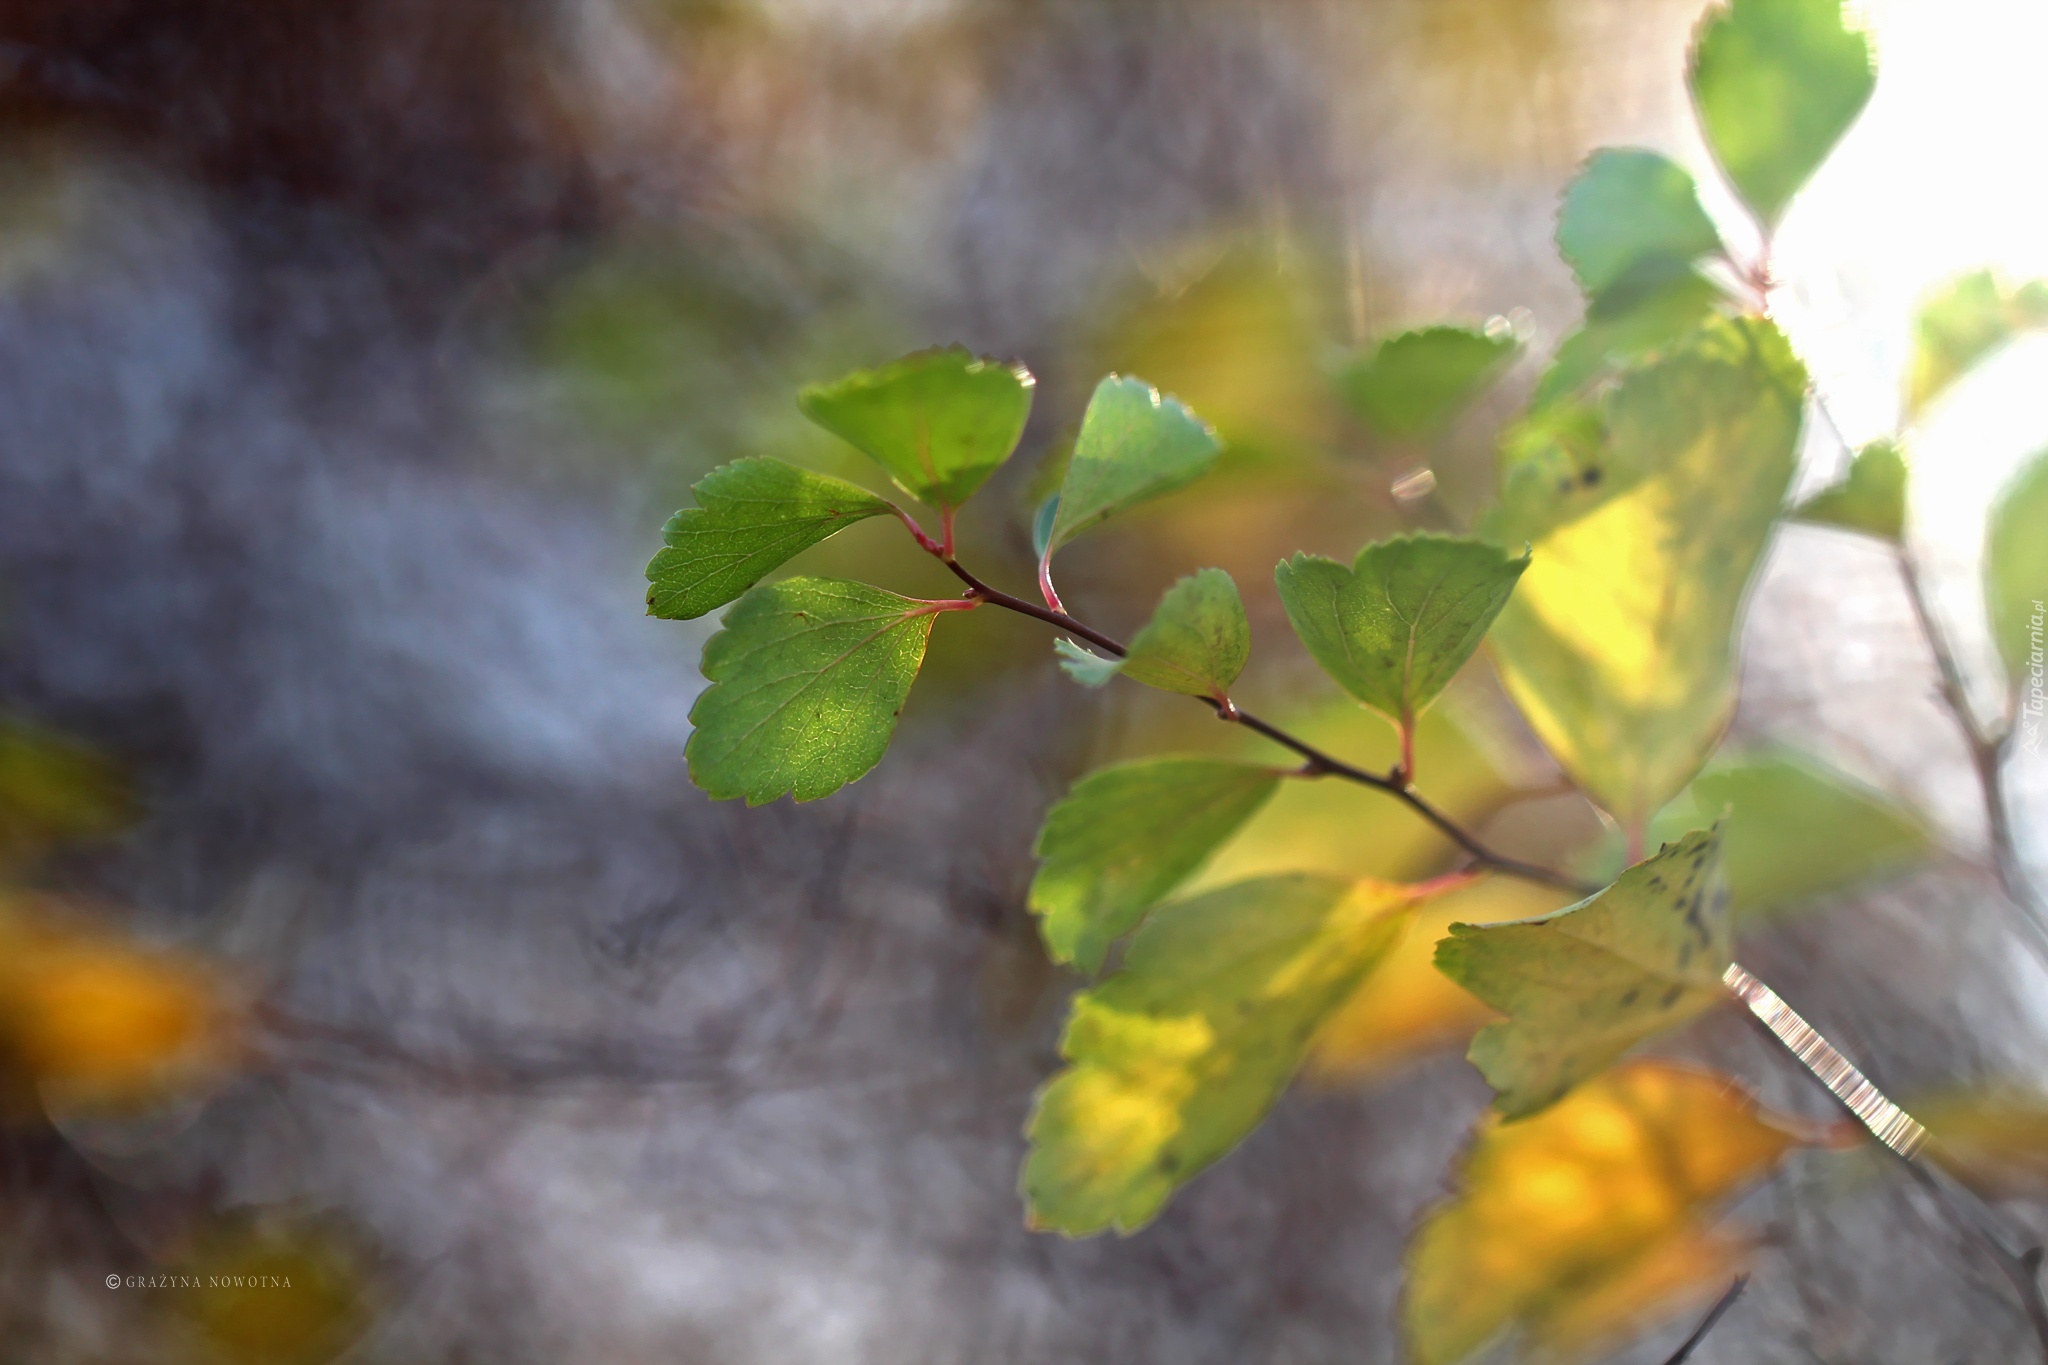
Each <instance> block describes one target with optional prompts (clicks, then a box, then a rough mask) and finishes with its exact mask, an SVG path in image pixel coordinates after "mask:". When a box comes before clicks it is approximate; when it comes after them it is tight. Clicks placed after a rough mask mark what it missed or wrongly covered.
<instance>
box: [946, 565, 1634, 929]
mask: <svg viewBox="0 0 2048 1365" xmlns="http://www.w3.org/2000/svg"><path fill="white" fill-rule="evenodd" d="M927 548H929V546H927ZM942 558H943V557H942ZM944 563H945V565H946V567H947V568H949V569H951V570H952V571H953V573H954V576H955V577H957V578H959V580H960V581H961V582H963V583H965V584H966V585H967V595H968V596H969V597H971V598H978V599H980V600H981V601H984V602H986V603H988V604H989V605H990V606H992V607H1001V608H1003V609H1004V610H1006V611H1014V612H1016V613H1018V614H1019V615H1022V616H1029V617H1031V618H1032V619H1033V620H1037V621H1043V622H1045V623H1046V624H1047V625H1050V626H1056V627H1058V628H1059V629H1060V630H1063V631H1065V632H1067V633H1068V634H1069V635H1073V636H1077V637H1078V638H1080V639H1083V640H1086V641H1087V642H1088V643H1089V644H1091V645H1094V646H1095V647H1096V648H1097V649H1100V650H1102V651H1103V652H1104V653H1106V654H1111V655H1114V656H1115V657H1116V658H1119V659H1121V658H1125V657H1127V656H1128V655H1129V653H1130V651H1129V650H1128V649H1127V648H1125V647H1124V645H1123V644H1121V643H1120V642H1118V641H1117V640H1116V639H1114V638H1112V637H1111V636H1108V635H1105V634H1103V633H1102V632H1101V631H1099V630H1096V629H1095V628H1094V627H1093V626H1089V625H1087V624H1085V623H1083V622H1081V621H1077V620H1076V619H1074V618H1073V617H1072V616H1069V615H1068V614H1067V613H1066V612H1064V611H1055V610H1053V609H1052V608H1051V607H1045V606H1040V605H1039V604H1038V603H1036V602H1033V601H1030V600H1029V599H1027V598H1022V597H1017V596H1013V595H1012V594H1010V593H1006V592H1004V591H1003V590H1002V589H1000V588H996V587H991V586H990V585H989V584H988V583H986V582H984V581H983V580H982V579H980V578H978V577H976V576H975V575H974V574H973V573H971V572H970V571H969V570H968V569H967V568H965V567H964V566H963V565H962V564H961V563H960V562H959V561H958V560H957V559H951V558H945V559H944ZM1196 700H1197V701H1200V702H1201V703H1202V704H1203V705H1205V706H1209V707H1211V708H1213V709H1214V710H1215V712H1216V718H1217V719H1218V720H1223V721H1229V722H1231V723H1233V724H1237V725H1242V726H1243V727H1244V728H1245V729H1247V730H1250V731H1252V732H1253V733H1254V734H1257V735H1262V736H1264V737H1265V738H1266V739H1269V740H1271V741H1272V742H1273V743H1275V744H1278V745H1279V746H1280V747H1281V748H1283V749H1287V750H1290V751H1292V752H1293V753H1294V754H1295V755H1296V756H1298V757H1299V758H1301V759H1302V760H1303V762H1302V766H1301V768H1300V769H1299V770H1298V771H1297V772H1296V774H1295V775H1296V776H1298V777H1304V778H1315V777H1336V778H1341V779H1343V780H1344V781H1347V782H1355V783H1357V784H1358V785H1360V786H1362V787H1371V788H1372V789H1374V790H1375V791H1382V792H1385V793H1386V794H1387V795H1389V796H1391V797H1393V798H1394V799H1395V800H1396V801H1399V802H1401V803H1402V804H1403V805H1405V806H1407V807H1408V808H1409V809H1410V810H1412V811H1414V812H1415V813H1416V814H1417V815H1419V816H1421V817H1422V818H1423V819H1424V820H1426V821H1428V822H1429V823H1430V825H1432V826H1433V827H1435V829H1436V830H1437V831H1438V832H1439V833H1441V834H1442V835H1443V836H1444V837H1445V838H1447V839H1449V840H1450V841H1451V842H1452V843H1454V844H1456V845H1457V846H1458V847H1459V848H1460V849H1461V850H1463V851H1464V853H1465V854H1466V856H1468V857H1470V858H1471V859H1472V861H1473V862H1474V863H1476V864H1478V865H1479V866H1481V867H1485V868H1489V869H1491V870H1492V871H1495V872H1500V873H1504V874H1506V875H1508V876H1511V877H1519V878H1521V879H1522V880H1524V881H1530V882H1537V883H1540V884H1542V885H1544V886H1554V887H1556V888H1558V889H1559V890H1561V891H1569V892H1571V893H1573V894H1574V895H1579V896H1590V895H1592V894H1593V893H1594V892H1596V891H1598V890H1599V889H1600V887H1599V885H1598V884H1597V883H1594V882H1588V881H1585V880H1582V879H1580V878H1578V877H1573V876H1571V875H1569V874H1567V873H1564V872H1559V871H1557V870H1555V869H1553V868H1548V867H1542V866H1539V865H1537V864H1535V863H1529V862H1524V861H1522V860H1521V859H1519V858H1510V857H1507V856H1506V855H1505V854H1500V853H1496V852H1494V851H1493V850H1492V849H1491V848H1489V847H1487V846H1486V844H1484V843H1483V842H1481V841H1480V839H1479V838H1478V837H1477V836H1476V835H1474V834H1472V833H1471V832H1470V831H1468V830H1466V829H1465V828H1464V827H1463V826H1461V825H1460V824H1458V822H1457V821H1455V820H1453V819H1452V818H1451V817H1450V816H1449V815H1446V814H1445V813H1444V812H1443V811H1441V810H1439V809H1438V808H1437V807H1436V806H1434V805H1432V804H1431V803H1430V802H1429V801H1428V800H1427V799H1425V798H1424V797H1423V796H1421V795H1420V794H1419V793H1417V792H1416V791H1415V790H1414V789H1413V788H1412V787H1410V786H1409V785H1408V783H1407V780H1406V776H1405V774H1404V773H1403V771H1402V769H1401V768H1400V767H1398V766H1397V767H1396V768H1395V769H1394V770H1393V771H1392V772H1389V773H1376V772H1372V771H1369V770H1367V769H1365V768H1360V767H1358V766H1356V765H1354V764H1350V763H1346V762H1345V761H1344V760H1343V759H1341V758H1338V757H1336V756H1335V755H1334V754H1330V753H1327V752H1325V751H1324V750H1322V749H1319V748H1317V747H1316V746H1315V745H1313V744H1310V743H1309V742H1308V741H1307V740H1305V739H1302V738H1301V737H1300V736H1298V735H1294V734H1290V733H1289V732H1287V731H1286V730H1283V729H1281V728H1280V727H1279V726H1277V725H1275V724H1273V723H1272V722H1271V721H1268V720H1263V719H1261V718H1260V717H1258V716H1255V715H1253V714H1252V713H1251V712H1249V711H1247V710H1245V709H1244V708H1243V707H1241V706H1239V705H1238V704H1237V703H1236V702H1234V701H1232V700H1231V699H1230V698H1229V697H1228V696H1222V697H1217V698H1213V699H1212V698H1207V697H1198V698H1196Z"/></svg>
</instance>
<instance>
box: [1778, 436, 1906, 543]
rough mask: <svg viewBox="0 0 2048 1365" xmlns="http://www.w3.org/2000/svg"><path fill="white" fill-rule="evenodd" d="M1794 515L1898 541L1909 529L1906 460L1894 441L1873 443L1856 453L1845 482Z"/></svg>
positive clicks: (1816, 496) (1810, 500)
mask: <svg viewBox="0 0 2048 1365" xmlns="http://www.w3.org/2000/svg"><path fill="white" fill-rule="evenodd" d="M1792 515H1793V516H1794V517H1795V518H1797V519H1798V520H1800V521H1810V522H1814V523H1816V524H1817V525H1821V526H1840V527H1842V528H1843V529H1844V530H1848V531H1861V532H1863V534H1865V535H1867V536H1876V537H1877V538H1878V539H1879V540H1892V541H1896V540H1897V539H1898V538H1899V536H1900V535H1901V534H1902V533H1903V532H1904V531H1905V528H1906V457H1905V456H1904V455H1903V454H1902V453H1900V451H1899V448H1898V446H1897V445H1896V444H1895V443H1893V442H1891V441H1872V442H1871V443H1870V444H1869V445H1867V446H1865V447H1863V449H1862V450H1860V451H1858V452H1857V453H1856V458H1855V459H1854V460H1853V461H1851V462H1850V465H1849V473H1848V476H1847V477H1846V478H1844V479H1843V480H1842V482H1840V483H1838V484H1834V485H1832V486H1831V487H1828V488H1823V489H1822V490H1821V491H1820V492H1818V493H1815V494H1814V495H1813V496H1812V497H1810V498H1808V499H1807V500H1806V501H1805V502H1802V503H1800V504H1799V506H1798V507H1797V508H1795V509H1794V510H1793V512H1792Z"/></svg>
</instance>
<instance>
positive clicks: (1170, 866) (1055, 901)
mask: <svg viewBox="0 0 2048 1365" xmlns="http://www.w3.org/2000/svg"><path fill="white" fill-rule="evenodd" d="M1279 782H1280V774H1279V773H1277V772H1275V771H1274V770H1273V769H1271V768H1255V767H1252V766H1250V765H1249V764H1244V763H1230V762H1225V761H1224V760H1221V759H1213V758H1149V759H1143V760H1140V761H1139V762H1136V763H1122V764H1118V765H1117V766H1115V767H1111V768H1102V769H1098V770H1097V771H1095V772H1092V773H1090V774H1089V775H1088V776H1086V777H1084V778H1082V779H1081V780H1080V781H1079V782H1077V783H1075V784H1074V789H1073V791H1071V792H1069V793H1068V794H1067V797H1066V799H1065V800H1063V801H1061V802H1060V803H1059V804H1058V805H1055V806H1054V807H1053V808H1052V809H1051V810H1050V811H1048V812H1047V813H1046V817H1045V825H1044V827H1043V828H1042V829H1041V830H1040V831H1039V834H1038V846H1037V850H1036V851H1037V854H1038V857H1039V858H1040V860H1041V866H1040V867H1039V869H1038V875H1037V876H1035V877H1033V878H1032V881H1031V894H1030V905H1031V911H1032V913H1033V914H1035V915H1037V916H1038V917H1039V931H1040V933H1041V935H1042V936H1043V937H1044V939H1045V946H1046V951H1047V952H1048V953H1049V954H1051V956H1052V958H1053V960H1054V961H1056V962H1071V963H1073V964H1074V965H1075V966H1077V967H1079V968H1080V969H1081V970H1082V971H1086V972H1093V971H1095V970H1097V969H1098V968H1100V967H1101V966H1102V958H1103V955H1104V954H1105V953H1106V952H1108V950H1109V945H1110V944H1111V943H1113V942H1115V941H1116V940H1117V939H1119V938H1121V937H1123V936H1124V935H1125V934H1127V933H1129V932H1130V931H1131V930H1132V929H1134V928H1136V927H1137V925H1138V921H1139V920H1140V919H1142V918H1143V917H1144V914H1145V912H1146V911H1147V910H1150V909H1151V908H1152V907H1153V906H1154V905H1157V904H1158V903H1159V902H1160V901H1161V900H1163V899H1165V898H1166V896H1167V894H1168V893H1170V892H1171V891H1172V890H1173V889H1174V887H1176V886H1178V885H1180V883H1182V882H1183V881H1185V880H1187V878H1188V877H1189V876H1190V875H1191V874H1192V873H1193V872H1194V871H1195V870H1196V869H1197V868H1199V867H1200V866H1201V865H1202V863H1203V862H1204V861H1205V860H1206V859H1207V858H1208V857H1209V855H1210V854H1211V853H1213V852H1215V850H1216V848H1217V847H1218V845H1220V844H1222V843H1223V841H1224V840H1226V839H1228V838H1229V837H1230V836H1231V835H1232V834H1234V833H1236V832H1237V830H1238V829H1239V828H1240V827H1242V826H1243V824H1244V822H1245V821H1247V820H1249V819H1250V818H1251V817H1252V815H1253V814H1254V813H1256V812H1257V811H1258V809H1259V807H1261V806H1263V805H1264V804H1265V803H1266V801H1267V799H1268V798H1269V797H1271V796H1272V795H1273V789H1274V788H1275V787H1277V786H1278V785H1279Z"/></svg>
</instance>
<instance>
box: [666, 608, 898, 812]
mask: <svg viewBox="0 0 2048 1365" xmlns="http://www.w3.org/2000/svg"><path fill="white" fill-rule="evenodd" d="M932 617H933V613H932V611H931V609H930V607H929V605H928V604H926V603H923V602H919V601H917V600H916V599H914V598H909V597H899V596H897V595H896V594H895V593H893V592H884V591H883V590H882V589H880V588H873V587H869V586H868V585H867V584H865V583H853V582H848V581H846V580H844V579H837V578H790V579H785V580H783V581H782V582H780V583H771V584H769V585H767V586H765V587H759V588H755V589H753V590H752V591H751V592H749V593H748V594H747V595H746V596H745V597H742V598H741V599H740V600H739V601H738V602H737V603H735V604H734V606H733V608H732V609H731V610H730V611H728V612H727V613H726V614H725V620H724V626H725V628H724V629H723V630H721V631H719V632H718V634H716V635H714V636H712V637H711V640H710V642H709V643H707V644H706V645H705V646H704V676H705V677H706V678H708V679H709V680H710V681H711V686H710V687H708V688H706V689H705V690H704V692H703V693H702V694H701V695H699V696H698V698H697V704H696V705H695V706H693V707H691V708H690V721H691V723H692V724H693V725H694V726H695V727H696V730H695V732H694V733H693V734H691V736H690V743H689V747H688V749H687V751H686V752H687V756H688V759H689V763H690V778H691V780H692V781H694V782H695V783H696V784H697V785H698V786H700V787H702V788H703V789H704V790H705V791H706V792H708V793H709V794H710V795H711V797H712V798H713V799H714V800H719V801H726V800H730V799H732V798H733V797H736V796H743V797H745V798H746V800H747V804H748V805H750V806H758V805H760V804H762V803H763V802H767V801H773V800H774V799H775V798H776V797H778V796H781V795H782V794H783V793H784V792H794V793H796V799H797V800H799V801H815V800H817V799H818V798H819V797H821V796H829V795H831V794H832V793H833V792H835V791H838V790H839V789H840V788H841V787H843V786H845V785H846V784H847V783H849V782H851V781H853V780H855V779H856V778H859V777H861V776H863V775H864V774H866V773H867V771H868V770H869V769H870V768H872V767H874V766H875V764H876V763H878V762H880V761H881V758H882V754H883V752H884V751H885V750H887V749H888V747H889V737H890V736H891V735H892V734H894V733H895V731H896V718H897V716H898V715H900V714H901V713H902V710H903V703H904V700H905V699H906V698H907V697H908V696H909V695H910V685H911V683H913V682H915V681H916V680H917V670H918V667H919V665H920V664H922V663H923V662H924V649H925V644H926V642H927V641H928V640H929V639H930V637H931V630H932Z"/></svg>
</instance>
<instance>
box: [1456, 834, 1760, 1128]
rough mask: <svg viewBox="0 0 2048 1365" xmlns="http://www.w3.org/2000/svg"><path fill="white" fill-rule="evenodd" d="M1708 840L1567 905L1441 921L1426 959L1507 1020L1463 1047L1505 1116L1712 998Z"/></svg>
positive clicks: (1719, 906)
mask: <svg viewBox="0 0 2048 1365" xmlns="http://www.w3.org/2000/svg"><path fill="white" fill-rule="evenodd" d="M1720 859H1721V849H1720V840H1719V838H1718V837H1717V835H1716V834H1715V833H1714V832H1713V831H1711V830H1699V831H1696V832H1695V833H1692V834H1688V835H1687V836H1686V837H1685V838H1683V839H1681V840H1679V841H1678V842H1677V843H1675V844H1667V845H1665V846H1664V848H1663V850H1662V851H1661V852H1659V853H1658V854H1657V855H1656V856H1655V857H1653V858H1646V859H1644V860H1643V861H1642V862H1640V863H1637V864H1636V865H1635V866H1634V867H1631V868H1629V869H1628V870H1627V871H1626V872H1623V873H1622V874H1621V877H1620V879H1619V880H1618V881H1616V882H1615V883H1614V885H1612V886H1610V887H1608V888H1607V889H1606V890H1604V891H1601V892H1599V893H1598V894H1596V895H1594V896H1591V897H1588V898H1587V899H1586V900H1584V901H1581V902H1580V903H1579V904H1577V905H1574V906H1570V907H1568V908H1566V909H1563V910H1558V911H1555V912H1553V913H1551V914H1548V915H1543V916H1540V917H1538V918H1536V919H1530V920H1521V921H1518V922H1515V923H1511V924H1491V925H1475V924H1453V925H1452V926H1451V932H1450V936H1449V937H1447V938H1445V939H1444V940H1443V941H1442V942H1440V943H1439V944H1438V945H1437V951H1436V965H1437V966H1438V967H1439V968H1441V969H1442V970H1443V972H1444V974H1445V975H1446V976H1448V977H1450V978H1451V979H1452V980H1453V981H1455V982H1457V983H1458V984H1459V985H1461V986H1463V987H1464V988H1465V989H1466V990H1468V991H1470V992H1472V994H1473V995H1475V996H1477V997H1478V998H1479V999H1480V1000H1482V1001H1484V1002H1485V1003H1486V1004H1488V1005H1490V1006H1492V1007H1493V1008H1494V1009H1497V1010H1499V1011H1500V1012H1501V1013H1502V1014H1504V1015H1506V1016H1507V1018H1506V1019H1504V1020H1502V1021H1501V1022H1500V1023H1497V1024H1489V1025H1487V1026H1486V1027H1485V1028H1484V1029H1482V1030H1480V1032H1479V1036H1478V1037H1477V1038H1475V1039H1473V1041H1472V1050H1471V1052H1470V1053H1469V1054H1467V1055H1468V1056H1469V1057H1470V1059H1471V1061H1472V1065H1474V1066H1476V1067H1478V1068H1479V1071H1480V1074H1481V1075H1483V1076H1485V1077H1486V1080H1487V1083H1488V1084H1489V1085H1491V1086H1492V1087H1493V1088H1494V1090H1495V1091H1497V1092H1498V1094H1497V1095H1496V1096H1495V1099H1494V1107H1495V1108H1497V1109H1499V1110H1500V1112H1501V1113H1502V1115H1504V1116H1505V1117H1507V1118H1511V1119H1516V1118H1522V1117H1524V1116H1526V1115H1529V1114H1533V1113H1535V1112H1537V1111H1538V1110H1540V1109H1543V1108H1545V1107H1546V1106H1548V1105H1551V1104H1555V1103H1556V1102H1557V1101H1558V1100H1559V1099H1561V1098H1562V1097H1563V1096H1564V1094H1565V1092H1567V1091H1568V1090H1570V1089H1571V1088H1572V1087H1573V1086H1575V1085H1577V1084H1578V1083H1579V1082H1581V1081H1583V1080H1585V1079H1586V1078H1587V1077H1588V1076H1592V1075H1595V1074H1596V1073H1598V1072H1600V1071H1601V1070H1603V1069H1605V1068H1606V1067H1607V1065H1608V1064H1609V1063H1611V1062H1613V1061H1614V1060H1615V1059H1616V1058H1618V1057H1620V1056H1621V1055H1622V1054H1623V1053H1624V1052H1627V1051H1628V1050H1629V1049H1630V1048H1632V1047H1634V1046H1635V1045H1636V1044H1637V1043H1640V1042H1642V1041H1643V1040H1644V1039H1646V1038H1648V1037H1650V1036H1652V1035H1653V1034H1657V1033H1661V1032H1663V1031H1664V1030H1666V1029H1669V1028H1674V1027H1676V1026H1677V1025H1679V1024H1682V1023H1684V1022H1685V1021H1686V1020H1688V1019H1690V1018H1692V1017H1693V1016H1694V1015H1696V1014H1698V1013H1699V1012H1700V1011H1702V1010H1704V1009H1706V1008H1707V1007H1708V1006H1710V1005H1713V1004H1716V1003H1718V1002H1719V1001H1720V1000H1721V999H1723V998H1724V993H1723V991H1722V987H1721V972H1722V970H1723V969H1724V968H1726V967H1727V965H1728V962H1729V959H1730V949H1729V935H1728V916H1727V897H1726V895H1725V893H1724V892H1723V891H1722V889H1721V886H1720V878H1719V872H1720Z"/></svg>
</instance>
